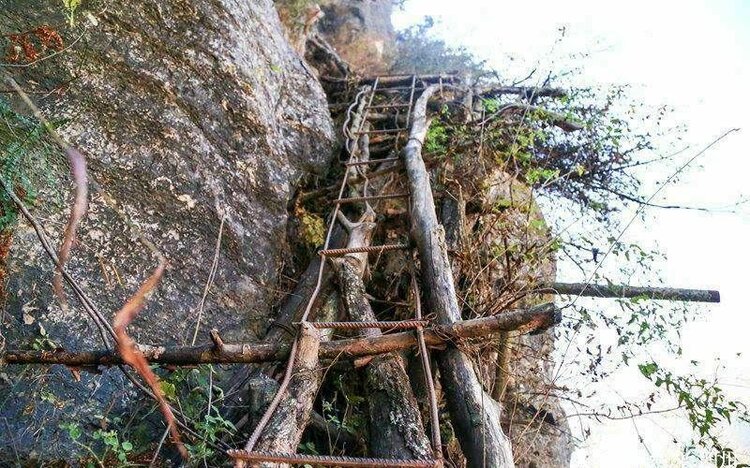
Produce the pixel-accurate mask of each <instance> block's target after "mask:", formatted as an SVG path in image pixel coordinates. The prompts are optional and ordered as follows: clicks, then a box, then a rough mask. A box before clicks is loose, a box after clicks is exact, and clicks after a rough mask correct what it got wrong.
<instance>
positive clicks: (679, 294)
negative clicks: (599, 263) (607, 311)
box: [537, 283, 721, 302]
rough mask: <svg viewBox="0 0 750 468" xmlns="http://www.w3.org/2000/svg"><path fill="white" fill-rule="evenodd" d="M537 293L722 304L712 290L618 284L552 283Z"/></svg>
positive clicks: (717, 293)
mask: <svg viewBox="0 0 750 468" xmlns="http://www.w3.org/2000/svg"><path fill="white" fill-rule="evenodd" d="M537 292H544V293H548V294H559V295H570V296H585V297H611V298H636V297H642V298H644V299H657V300H664V301H686V302H720V299H721V297H720V294H719V291H714V290H711V289H683V288H660V287H648V286H627V285H616V284H585V283H552V284H550V285H547V286H543V287H542V288H541V289H540V290H537Z"/></svg>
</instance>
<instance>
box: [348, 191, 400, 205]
mask: <svg viewBox="0 0 750 468" xmlns="http://www.w3.org/2000/svg"><path fill="white" fill-rule="evenodd" d="M408 197H409V194H408V193H389V194H386V195H370V196H369V197H351V198H339V199H338V200H334V203H336V204H338V205H346V204H348V203H359V202H364V201H372V200H390V199H394V198H408Z"/></svg>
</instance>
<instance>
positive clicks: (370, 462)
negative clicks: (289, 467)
mask: <svg viewBox="0 0 750 468" xmlns="http://www.w3.org/2000/svg"><path fill="white" fill-rule="evenodd" d="M227 455H229V456H230V457H232V458H234V459H235V460H243V461H249V462H272V463H289V464H291V463H296V464H313V465H323V466H342V467H352V466H353V467H372V468H378V467H381V466H382V467H394V468H432V467H434V466H435V461H434V460H399V459H393V458H361V457H335V456H330V455H307V454H299V453H292V454H287V453H275V452H252V451H248V450H228V451H227Z"/></svg>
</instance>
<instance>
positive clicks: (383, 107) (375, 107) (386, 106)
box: [369, 103, 409, 109]
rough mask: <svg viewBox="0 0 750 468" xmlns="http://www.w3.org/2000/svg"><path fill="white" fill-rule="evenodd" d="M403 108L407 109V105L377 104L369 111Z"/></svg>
mask: <svg viewBox="0 0 750 468" xmlns="http://www.w3.org/2000/svg"><path fill="white" fill-rule="evenodd" d="M403 107H409V104H403V103H402V104H377V105H374V106H370V107H369V109H400V108H403Z"/></svg>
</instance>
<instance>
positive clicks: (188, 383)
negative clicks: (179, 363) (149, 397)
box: [161, 365, 236, 466]
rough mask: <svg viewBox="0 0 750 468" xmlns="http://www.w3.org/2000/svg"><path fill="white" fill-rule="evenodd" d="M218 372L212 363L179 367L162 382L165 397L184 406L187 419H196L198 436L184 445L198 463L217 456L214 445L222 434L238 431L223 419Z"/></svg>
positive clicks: (195, 424) (222, 395)
mask: <svg viewBox="0 0 750 468" xmlns="http://www.w3.org/2000/svg"><path fill="white" fill-rule="evenodd" d="M215 373H216V372H215V371H214V369H213V366H211V365H202V366H198V367H197V368H193V369H186V368H180V369H177V370H176V371H174V372H172V373H171V374H170V375H169V377H168V378H166V379H164V380H162V383H161V386H162V389H163V390H164V393H165V396H166V397H167V398H168V399H169V400H170V401H172V402H174V403H175V404H176V405H177V406H178V407H179V408H181V411H182V413H183V414H184V415H185V417H186V418H187V419H188V420H190V421H193V422H194V430H195V431H196V433H197V434H198V436H199V437H198V438H197V439H196V440H191V441H187V442H186V443H185V447H186V448H187V450H188V452H189V454H190V458H191V460H192V463H193V464H194V465H195V466H201V465H202V463H203V461H204V460H210V459H211V458H212V457H214V456H216V453H215V452H214V450H213V448H211V446H212V445H213V444H214V443H215V442H217V441H218V440H219V439H220V438H221V437H223V436H224V435H232V434H234V433H235V432H236V428H235V427H234V425H233V424H232V423H231V422H230V421H228V420H226V419H224V418H223V417H222V416H221V413H220V412H219V410H218V407H217V404H218V403H219V402H221V401H222V400H223V399H224V392H223V391H222V389H221V388H220V387H218V386H216V385H213V375H214V374H215Z"/></svg>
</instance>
